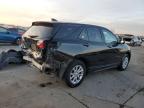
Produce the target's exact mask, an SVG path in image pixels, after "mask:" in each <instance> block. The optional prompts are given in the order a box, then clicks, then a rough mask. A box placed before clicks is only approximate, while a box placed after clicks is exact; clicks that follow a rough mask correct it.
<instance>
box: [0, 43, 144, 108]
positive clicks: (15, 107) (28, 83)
mask: <svg viewBox="0 0 144 108" xmlns="http://www.w3.org/2000/svg"><path fill="white" fill-rule="evenodd" d="M10 48H14V49H19V47H17V46H11V45H2V44H1V45H0V52H2V51H6V50H8V49H10ZM131 49H132V59H131V61H130V64H129V67H128V69H127V70H126V71H123V72H120V71H117V69H111V70H105V71H102V72H93V73H90V74H88V76H87V77H86V79H85V80H84V82H83V83H82V84H81V85H80V86H79V87H77V88H73V89H72V88H69V87H67V86H66V85H65V83H64V82H63V81H61V80H59V79H58V78H57V77H55V76H54V75H46V74H42V73H40V72H39V71H38V70H37V69H36V68H34V67H33V66H31V65H30V64H23V65H22V64H21V65H12V64H11V65H9V66H7V67H4V68H3V69H2V70H0V108H144V47H143V46H141V47H132V48H131Z"/></svg>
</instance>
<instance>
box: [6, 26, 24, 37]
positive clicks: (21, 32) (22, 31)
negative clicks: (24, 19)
mask: <svg viewBox="0 0 144 108" xmlns="http://www.w3.org/2000/svg"><path fill="white" fill-rule="evenodd" d="M8 30H9V31H10V32H12V33H15V34H19V35H21V36H22V35H23V34H24V33H25V32H26V30H24V29H21V28H14V27H13V28H8Z"/></svg>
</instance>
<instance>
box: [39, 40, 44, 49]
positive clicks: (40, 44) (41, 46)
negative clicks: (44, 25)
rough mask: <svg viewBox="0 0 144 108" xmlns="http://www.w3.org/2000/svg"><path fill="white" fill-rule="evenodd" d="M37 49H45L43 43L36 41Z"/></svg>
mask: <svg viewBox="0 0 144 108" xmlns="http://www.w3.org/2000/svg"><path fill="white" fill-rule="evenodd" d="M37 47H38V48H40V49H44V48H45V42H44V41H43V40H40V41H38V42H37Z"/></svg>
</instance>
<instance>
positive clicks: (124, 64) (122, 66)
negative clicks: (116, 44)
mask: <svg viewBox="0 0 144 108" xmlns="http://www.w3.org/2000/svg"><path fill="white" fill-rule="evenodd" d="M129 61H130V57H129V55H128V54H125V55H124V56H123V58H122V60H121V63H120V65H119V67H118V69H119V70H120V71H124V70H126V69H127V67H128V64H129Z"/></svg>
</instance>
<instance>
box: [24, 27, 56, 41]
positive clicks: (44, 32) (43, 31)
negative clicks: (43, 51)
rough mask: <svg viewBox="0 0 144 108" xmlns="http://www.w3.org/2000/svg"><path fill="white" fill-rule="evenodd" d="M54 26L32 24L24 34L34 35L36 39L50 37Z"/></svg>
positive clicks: (27, 35)
mask: <svg viewBox="0 0 144 108" xmlns="http://www.w3.org/2000/svg"><path fill="white" fill-rule="evenodd" d="M52 30H53V27H47V26H35V25H34V26H31V27H30V28H29V29H28V31H26V32H25V34H24V36H26V37H33V38H35V39H48V38H49V37H50V36H51V33H52Z"/></svg>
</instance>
